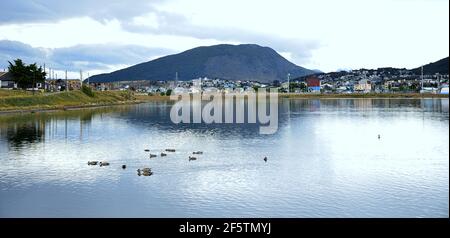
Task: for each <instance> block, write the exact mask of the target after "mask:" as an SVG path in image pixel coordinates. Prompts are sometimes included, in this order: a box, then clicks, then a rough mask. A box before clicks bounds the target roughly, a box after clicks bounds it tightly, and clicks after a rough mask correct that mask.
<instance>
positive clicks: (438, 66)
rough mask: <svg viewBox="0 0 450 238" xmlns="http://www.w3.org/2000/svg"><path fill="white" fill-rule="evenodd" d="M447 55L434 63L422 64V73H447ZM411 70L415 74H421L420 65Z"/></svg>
mask: <svg viewBox="0 0 450 238" xmlns="http://www.w3.org/2000/svg"><path fill="white" fill-rule="evenodd" d="M448 64H449V61H448V57H447V58H443V59H441V60H439V61H436V62H434V63H429V64H427V65H424V66H423V73H424V74H436V73H439V74H448ZM413 72H414V73H416V74H421V67H419V68H416V69H413Z"/></svg>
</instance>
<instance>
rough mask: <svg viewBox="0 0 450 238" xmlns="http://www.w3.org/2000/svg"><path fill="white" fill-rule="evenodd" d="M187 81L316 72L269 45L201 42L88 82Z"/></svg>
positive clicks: (264, 78) (261, 79)
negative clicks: (283, 55)
mask: <svg viewBox="0 0 450 238" xmlns="http://www.w3.org/2000/svg"><path fill="white" fill-rule="evenodd" d="M176 73H178V80H180V81H186V80H192V79H196V78H199V77H208V78H220V79H228V80H241V81H244V80H251V81H259V82H272V81H274V80H284V79H286V77H287V74H288V73H290V74H291V76H292V77H300V76H305V75H309V74H314V73H315V72H314V71H312V70H309V69H305V68H303V67H300V66H297V65H295V64H293V63H291V62H289V61H288V60H286V59H285V58H283V57H282V56H281V55H279V54H278V53H277V52H276V51H275V50H273V49H271V48H269V47H262V46H259V45H252V44H246V45H215V46H204V47H198V48H194V49H190V50H187V51H185V52H182V53H179V54H175V55H169V56H165V57H161V58H158V59H155V60H152V61H149V62H146V63H141V64H138V65H134V66H131V67H129V68H125V69H121V70H118V71H115V72H112V73H108V74H100V75H96V76H93V77H91V78H90V81H91V82H115V81H134V80H150V81H159V80H163V81H168V80H175V74H176Z"/></svg>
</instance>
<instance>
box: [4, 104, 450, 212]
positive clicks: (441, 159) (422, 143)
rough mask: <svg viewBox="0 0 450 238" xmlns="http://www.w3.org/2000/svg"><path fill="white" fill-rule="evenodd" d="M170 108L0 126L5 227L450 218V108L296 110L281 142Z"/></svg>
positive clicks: (18, 118)
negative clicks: (29, 221) (56, 220)
mask: <svg viewBox="0 0 450 238" xmlns="http://www.w3.org/2000/svg"><path fill="white" fill-rule="evenodd" d="M170 108H171V103H170V102H155V103H148V104H140V105H132V106H122V107H112V108H101V109H87V110H80V111H65V112H54V113H36V114H23V115H0V217H449V100H448V99H424V100H421V99H338V100H334V99H327V100H283V101H281V102H280V109H279V110H280V111H279V114H280V115H279V117H280V119H279V130H278V132H277V133H276V134H273V135H260V134H259V133H258V132H259V127H258V126H256V125H248V124H247V125H213V126H211V125H204V124H200V125H175V124H172V123H171V122H170V119H169V111H170ZM378 134H380V135H381V139H378ZM166 148H175V149H177V151H176V152H175V153H169V155H168V156H167V157H164V158H161V157H159V156H158V157H157V158H152V159H150V158H149V153H147V152H145V151H144V150H145V149H151V151H152V153H155V154H156V153H158V154H159V153H160V152H162V151H163V150H164V149H166ZM197 150H201V151H203V152H204V154H203V155H200V156H198V160H197V161H191V162H189V161H188V156H189V155H192V152H193V151H197ZM265 156H267V157H268V161H267V163H265V162H264V161H263V158H264V157H265ZM90 160H99V161H103V160H107V161H109V162H110V163H111V165H110V166H109V167H99V166H88V165H87V161H90ZM122 164H126V165H127V166H128V167H127V169H125V170H123V169H122V168H121V166H122ZM143 167H151V168H152V170H153V171H154V175H153V176H150V177H144V176H141V177H140V176H138V175H137V172H136V170H137V169H138V168H143Z"/></svg>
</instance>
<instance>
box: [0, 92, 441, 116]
mask: <svg viewBox="0 0 450 238" xmlns="http://www.w3.org/2000/svg"><path fill="white" fill-rule="evenodd" d="M74 94H75V95H77V94H79V93H78V92H70V93H68V95H69V96H73V95H74ZM51 96H52V95H38V96H32V97H51ZM108 96H110V95H108ZM32 97H31V96H29V95H27V96H23V97H21V96H16V95H14V96H12V97H11V98H14V100H16V101H17V100H18V101H20V100H28V102H27V103H28V105H26V106H24V105H15V106H8V107H5V106H2V102H3V104H5V102H4V101H5V100H6V99H8V97H5V96H1V95H0V115H4V114H21V113H39V112H55V111H66V110H81V109H88V108H102V107H112V106H121V105H132V104H141V103H146V102H156V101H170V97H169V96H160V95H152V96H146V95H135V96H134V98H133V99H126V100H125V99H123V98H115V99H114V100H108V101H102V100H100V101H99V102H98V103H95V102H86V101H82V100H81V101H80V98H74V99H72V98H70V97H69V99H66V100H67V101H63V102H61V100H59V101H57V103H56V104H54V105H52V104H50V105H40V104H37V103H36V102H34V101H33V99H32ZM30 98H31V100H30ZM279 98H281V99H305V100H307V99H432V98H436V99H440V98H442V99H445V98H449V96H448V95H442V94H419V93H407V94H375V93H373V94H294V93H291V94H279ZM21 104H23V103H21Z"/></svg>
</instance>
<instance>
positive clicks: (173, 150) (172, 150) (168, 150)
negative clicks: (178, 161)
mask: <svg viewBox="0 0 450 238" xmlns="http://www.w3.org/2000/svg"><path fill="white" fill-rule="evenodd" d="M166 151H167V152H175V149H166Z"/></svg>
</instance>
